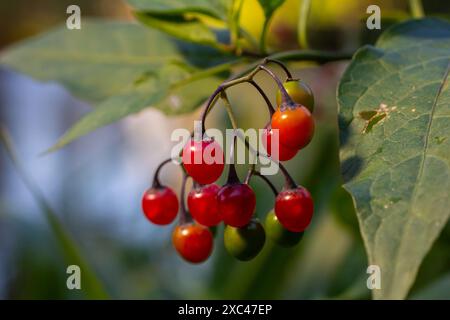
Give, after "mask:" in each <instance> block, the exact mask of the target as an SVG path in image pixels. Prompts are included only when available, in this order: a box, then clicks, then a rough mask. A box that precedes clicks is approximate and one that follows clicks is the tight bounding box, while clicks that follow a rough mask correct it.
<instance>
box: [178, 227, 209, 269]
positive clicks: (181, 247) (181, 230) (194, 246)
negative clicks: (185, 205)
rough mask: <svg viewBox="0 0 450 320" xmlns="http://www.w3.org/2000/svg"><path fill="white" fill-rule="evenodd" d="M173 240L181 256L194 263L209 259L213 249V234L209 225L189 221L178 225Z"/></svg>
mask: <svg viewBox="0 0 450 320" xmlns="http://www.w3.org/2000/svg"><path fill="white" fill-rule="evenodd" d="M172 242H173V245H174V247H175V249H176V250H177V251H178V253H179V254H180V256H181V257H183V258H184V259H185V260H186V261H189V262H192V263H200V262H203V261H205V260H206V259H208V257H209V256H210V255H211V252H212V249H213V236H212V233H211V231H210V230H209V228H208V227H205V226H201V225H199V224H194V223H189V224H184V225H180V226H177V227H176V228H175V230H174V231H173V233H172Z"/></svg>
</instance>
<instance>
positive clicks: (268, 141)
mask: <svg viewBox="0 0 450 320" xmlns="http://www.w3.org/2000/svg"><path fill="white" fill-rule="evenodd" d="M272 139H274V138H273V131H272V129H270V127H269V128H264V131H263V133H262V143H263V146H264V148H265V149H266V151H267V154H268V155H269V156H271V157H272V158H273V159H275V160H279V161H287V160H291V159H292V158H293V157H295V155H296V154H297V152H298V149H292V148H288V147H285V146H284V145H282V144H281V143H279V141H273V142H274V145H273V146H272ZM278 140H279V139H278ZM275 146H278V155H277V156H276V155H275V152H273V150H274V149H272V148H273V147H275Z"/></svg>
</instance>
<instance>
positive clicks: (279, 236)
mask: <svg viewBox="0 0 450 320" xmlns="http://www.w3.org/2000/svg"><path fill="white" fill-rule="evenodd" d="M265 227H266V232H267V236H268V237H269V238H270V239H271V240H272V241H273V242H275V243H276V244H278V245H279V246H281V247H285V248H289V247H293V246H295V245H296V244H297V243H299V242H300V240H301V239H302V237H303V232H292V231H289V230H287V229H286V228H284V227H283V226H282V225H281V223H280V222H279V221H278V218H277V216H276V215H275V212H274V211H273V210H272V211H270V212H269V213H268V214H267V217H266V221H265Z"/></svg>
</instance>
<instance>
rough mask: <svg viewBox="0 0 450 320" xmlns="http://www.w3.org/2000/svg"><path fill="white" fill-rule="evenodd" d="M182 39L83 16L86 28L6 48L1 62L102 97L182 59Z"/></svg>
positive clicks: (88, 96) (62, 29) (75, 91)
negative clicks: (177, 39)
mask: <svg viewBox="0 0 450 320" xmlns="http://www.w3.org/2000/svg"><path fill="white" fill-rule="evenodd" d="M182 60H183V56H182V53H181V52H180V51H179V50H178V47H177V44H176V43H174V42H172V41H170V40H169V39H167V38H166V37H164V35H162V34H160V33H158V32H155V31H152V30H148V29H147V28H145V27H143V26H139V25H137V24H132V23H122V22H112V21H104V20H88V19H84V20H83V24H82V29H81V30H68V29H67V28H66V26H61V27H59V28H57V29H55V30H53V31H50V32H48V33H46V34H44V35H40V36H37V37H35V38H33V39H30V40H27V41H24V42H21V43H19V44H18V45H16V46H13V47H11V48H9V49H7V50H6V51H4V52H3V53H2V55H1V56H0V63H2V64H6V65H9V66H11V67H13V68H14V69H16V70H18V71H20V72H23V73H27V74H29V75H31V76H32V77H35V78H37V79H39V80H52V81H57V82H59V83H61V84H63V85H64V86H66V87H67V88H68V89H69V90H70V91H71V92H72V93H73V94H75V95H76V96H78V97H80V98H83V99H86V100H89V101H101V100H104V99H106V98H109V97H111V96H113V95H116V94H119V93H120V92H121V91H122V90H123V89H124V87H126V86H128V85H129V84H130V83H133V82H134V81H135V80H137V79H139V78H140V77H141V75H142V74H144V73H146V74H148V73H150V72H154V71H155V70H157V69H159V68H160V67H161V65H164V64H165V63H167V62H169V61H182Z"/></svg>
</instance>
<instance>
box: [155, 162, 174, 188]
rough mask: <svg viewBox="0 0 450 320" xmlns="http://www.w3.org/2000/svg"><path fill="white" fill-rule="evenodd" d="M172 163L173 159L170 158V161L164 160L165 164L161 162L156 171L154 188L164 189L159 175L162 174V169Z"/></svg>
mask: <svg viewBox="0 0 450 320" xmlns="http://www.w3.org/2000/svg"><path fill="white" fill-rule="evenodd" d="M171 161H172V158H169V159H166V160H164V161H163V162H161V163H160V164H159V165H158V167H157V168H156V171H155V175H154V176H153V183H152V187H153V188H161V187H162V184H161V182H160V180H159V173H160V171H161V169H162V168H163V167H164V166H165V165H166V164H168V163H169V162H171Z"/></svg>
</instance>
